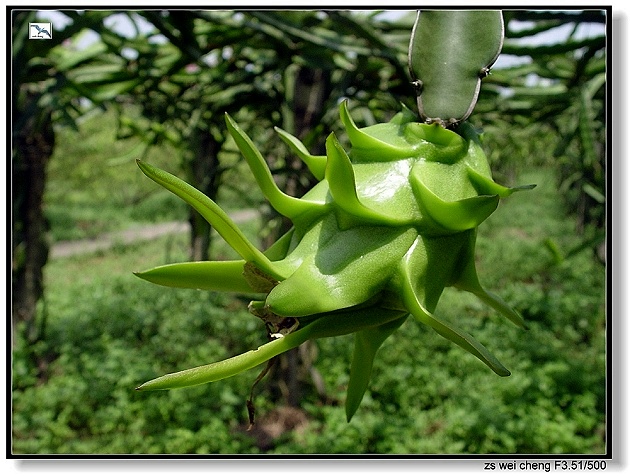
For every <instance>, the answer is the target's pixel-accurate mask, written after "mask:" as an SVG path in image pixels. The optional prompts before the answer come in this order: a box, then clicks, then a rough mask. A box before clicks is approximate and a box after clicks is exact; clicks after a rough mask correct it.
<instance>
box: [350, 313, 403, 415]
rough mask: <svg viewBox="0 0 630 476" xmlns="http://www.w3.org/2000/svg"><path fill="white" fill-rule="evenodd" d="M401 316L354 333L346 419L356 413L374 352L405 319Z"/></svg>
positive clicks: (366, 384) (367, 379)
mask: <svg viewBox="0 0 630 476" xmlns="http://www.w3.org/2000/svg"><path fill="white" fill-rule="evenodd" d="M406 320H407V316H406V315H405V316H403V317H401V318H400V319H397V320H395V321H390V322H387V323H385V324H381V325H380V326H375V327H368V328H367V329H363V330H360V331H358V332H356V333H355V334H354V350H353V354H352V364H351V366H350V380H349V381H348V390H347V392H346V419H347V420H348V421H350V420H351V419H352V417H353V416H354V414H355V413H356V411H357V409H358V408H359V405H360V404H361V400H363V395H364V394H365V391H366V390H367V388H368V385H369V383H370V378H371V377H372V367H373V366H374V358H375V357H376V352H377V351H378V349H379V348H380V347H381V345H383V342H385V339H387V338H388V337H389V336H390V335H392V334H393V333H394V332H395V331H396V329H398V328H399V327H400V326H401V325H402V324H403V323H404V322H405V321H406Z"/></svg>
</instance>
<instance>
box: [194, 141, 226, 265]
mask: <svg viewBox="0 0 630 476" xmlns="http://www.w3.org/2000/svg"><path fill="white" fill-rule="evenodd" d="M192 143H193V144H194V145H193V147H192V148H191V151H192V153H191V156H192V159H191V160H190V161H189V162H188V163H189V168H190V170H189V173H190V175H191V177H192V180H191V183H192V184H193V185H194V186H195V187H196V188H198V189H199V190H200V191H202V192H203V193H204V194H205V195H207V196H208V197H209V198H211V199H212V200H215V201H216V198H217V195H218V192H219V185H220V183H221V173H222V170H221V167H220V166H219V157H218V154H219V150H220V149H221V144H220V143H219V142H218V141H217V140H216V139H215V138H214V137H213V136H212V134H211V133H209V132H208V131H202V130H199V129H197V130H196V135H195V137H194V139H193V140H192ZM188 220H189V222H190V259H191V261H207V260H209V259H210V245H211V231H212V227H211V226H210V224H209V223H208V222H207V221H206V220H205V218H203V217H202V216H201V215H200V214H199V213H197V212H196V211H195V210H193V209H192V208H191V209H190V215H189V219H188Z"/></svg>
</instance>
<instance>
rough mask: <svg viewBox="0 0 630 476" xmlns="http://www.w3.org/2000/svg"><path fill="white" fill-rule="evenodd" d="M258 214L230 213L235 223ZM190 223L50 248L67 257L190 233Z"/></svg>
mask: <svg viewBox="0 0 630 476" xmlns="http://www.w3.org/2000/svg"><path fill="white" fill-rule="evenodd" d="M256 216H258V211H256V210H239V211H238V212H234V213H231V214H230V217H231V218H232V220H234V222H235V223H243V222H246V221H249V220H252V219H254V218H256ZM189 231H190V225H189V224H188V223H187V222H166V223H156V224H154V225H148V226H143V227H138V228H129V229H127V230H122V231H115V232H111V233H104V234H103V235H101V236H99V237H97V238H94V239H88V240H72V241H59V242H57V243H54V244H53V246H52V248H51V250H50V258H51V259H55V258H65V257H68V256H75V255H80V254H87V253H93V252H95V251H100V250H106V249H109V248H111V247H112V246H114V245H115V244H129V243H135V242H137V241H148V240H153V239H155V238H158V237H160V236H164V235H170V234H177V233H188V232H189Z"/></svg>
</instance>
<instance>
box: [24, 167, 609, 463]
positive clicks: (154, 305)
mask: <svg viewBox="0 0 630 476" xmlns="http://www.w3.org/2000/svg"><path fill="white" fill-rule="evenodd" d="M531 182H533V183H538V184H539V185H538V187H537V188H536V189H534V190H533V191H530V192H522V193H519V194H517V195H514V196H512V197H510V198H509V199H508V200H506V201H505V202H504V203H502V205H501V206H500V208H499V209H498V210H497V212H496V213H495V214H494V215H493V216H492V217H491V218H490V219H489V220H488V221H487V222H486V223H484V224H483V225H482V226H481V228H480V232H479V237H478V256H477V260H478V267H479V274H480V278H481V280H482V283H483V284H484V285H486V286H487V287H488V288H489V289H491V290H493V291H495V292H496V293H497V294H499V295H501V296H502V297H503V298H504V299H506V300H507V301H508V302H510V303H511V304H513V305H515V306H516V307H517V309H518V310H519V311H521V312H522V313H523V315H524V316H525V318H526V320H527V322H528V325H529V330H522V329H519V328H516V327H515V326H514V325H512V324H511V323H509V322H507V321H505V320H503V319H501V318H499V317H498V316H497V315H496V313H494V312H492V311H491V310H490V309H488V308H487V307H485V306H484V305H482V304H480V303H479V302H477V301H476V300H475V299H472V298H470V297H469V296H468V295H467V294H465V293H461V292H457V291H453V290H448V291H447V292H445V294H444V296H443V299H442V301H441V302H440V305H439V306H438V309H437V311H436V312H437V313H438V314H439V315H440V316H442V317H444V318H445V319H448V320H450V321H452V322H456V323H457V324H458V325H459V326H461V327H462V328H464V329H466V330H468V331H469V332H470V333H471V334H473V335H474V336H475V337H476V338H478V339H479V340H480V341H481V342H482V343H484V344H485V345H486V346H487V347H488V348H489V349H490V350H491V351H492V352H493V353H495V354H496V355H497V356H498V357H499V359H501V360H502V362H503V363H504V364H505V365H506V366H507V367H508V368H509V369H510V370H511V371H512V376H510V377H507V378H500V377H497V376H496V375H495V374H493V373H492V372H491V371H489V370H488V369H487V368H486V367H485V366H483V365H482V364H481V363H480V362H479V361H478V360H477V359H475V358H474V357H472V356H470V355H469V354H467V353H465V352H464V351H462V350H461V349H459V348H458V347H456V346H454V345H452V344H451V343H449V342H448V341H446V340H445V339H443V338H441V337H440V336H438V335H437V334H436V333H435V332H433V331H431V330H430V329H429V328H427V327H425V326H422V325H421V324H418V323H417V322H414V321H412V320H409V321H408V322H406V323H405V324H404V325H403V327H402V328H401V329H400V330H399V331H398V332H397V333H396V334H394V336H393V337H392V338H391V339H390V340H388V341H387V342H386V343H385V345H384V346H383V348H382V350H381V351H380V352H379V355H378V357H377V360H376V362H375V367H374V373H373V379H372V383H371V385H370V389H369V390H368V392H367V394H366V397H365V399H364V402H363V404H362V406H361V407H360V408H359V410H358V412H357V414H356V415H355V417H354V419H353V420H352V422H351V423H350V424H348V423H346V421H345V415H344V409H343V399H344V392H345V387H346V385H347V382H348V368H349V359H350V353H351V348H352V339H351V337H348V336H346V337H337V338H333V339H327V340H321V341H318V342H317V344H316V349H317V353H316V354H313V356H312V357H313V358H314V362H313V363H314V367H315V369H317V370H318V371H319V373H320V374H321V376H322V378H323V382H324V384H325V389H326V394H327V398H326V399H322V397H321V396H319V395H318V394H317V392H316V391H315V388H314V386H313V383H312V380H311V378H310V377H309V375H307V374H304V375H300V382H301V389H302V397H301V400H300V402H301V403H300V406H301V411H302V412H303V413H302V414H303V415H304V416H305V417H306V423H305V425H304V426H302V427H299V429H296V430H295V431H287V432H286V433H285V434H284V435H282V436H281V437H279V438H278V439H276V440H274V441H272V442H271V443H270V444H269V445H267V446H265V447H264V448H261V447H260V446H257V445H256V441H255V437H256V435H257V433H256V432H250V433H247V432H245V431H243V430H244V428H245V426H246V422H247V415H246V410H245V400H246V399H247V398H248V397H249V392H250V388H251V385H252V383H253V381H254V380H255V378H256V375H257V373H258V371H259V370H260V369H255V370H252V371H249V372H245V373H243V374H240V375H238V376H235V377H233V378H230V379H227V380H225V381H221V382H217V383H213V384H209V385H202V386H199V387H193V388H190V389H182V390H176V391H167V392H153V393H152V392H148V393H137V392H135V391H134V390H133V389H134V387H135V386H137V385H138V384H140V383H142V382H144V381H146V380H148V379H150V378H153V377H156V376H159V375H162V374H164V373H167V372H172V371H175V370H178V369H183V368H188V367H191V366H195V365H200V364H204V363H208V362H213V361H216V360H220V359H223V358H226V357H229V356H231V355H235V354H237V353H240V352H244V351H246V350H249V349H253V348H256V347H257V346H258V345H260V344H261V343H263V342H264V341H265V332H264V329H263V326H262V323H261V322H260V321H259V320H258V319H256V318H254V317H253V316H251V315H249V314H248V313H247V310H246V308H247V300H244V299H239V298H238V297H235V296H225V295H221V296H220V295H216V294H213V293H206V292H200V291H194V290H177V289H169V288H162V287H159V286H155V285H151V284H149V283H145V282H143V281H141V280H139V279H137V278H135V277H134V276H133V275H132V274H131V272H132V271H136V270H138V269H144V268H147V267H151V266H154V265H158V264H162V263H167V262H176V261H181V260H185V259H186V258H187V240H186V236H185V235H181V236H172V237H163V238H160V239H158V240H155V241H152V242H143V243H137V244H134V245H131V246H117V247H115V248H114V249H112V250H110V251H107V252H99V253H95V254H92V255H86V256H77V257H71V258H64V259H58V260H52V261H51V262H49V263H48V265H47V266H46V268H45V276H46V290H47V293H46V300H45V305H44V306H42V313H41V316H40V322H44V320H45V335H46V340H45V341H44V342H40V343H38V344H37V345H36V346H33V347H29V346H27V345H26V344H25V343H24V342H22V341H20V342H19V343H18V345H17V346H16V350H15V353H14V361H13V372H14V374H13V377H14V382H13V383H14V392H13V422H12V423H13V452H14V453H16V454H27V453H36V454H46V453H48V454H115V453H130V454H159V453H172V454H179V453H191V454H193V453H201V454H219V453H221V454H225V453H235V454H255V453H259V452H269V453H282V454H293V453H295V454H315V453H324V454H342V453H353V454H356V453H358V454H362V453H383V454H487V453H499V454H502V453H520V454H567V453H575V454H601V453H603V452H604V451H605V442H604V435H605V430H606V429H605V383H606V375H605V342H604V338H605V308H604V302H605V300H604V282H605V270H604V267H603V266H601V265H600V264H599V263H598V262H597V261H596V259H595V258H594V257H593V255H592V254H591V253H590V252H588V251H584V252H582V253H579V254H576V255H574V256H572V257H571V258H570V259H568V260H565V261H563V262H561V263H559V264H553V260H552V259H551V255H550V254H549V253H548V252H547V251H546V249H545V248H544V247H543V242H544V240H546V239H547V238H553V239H554V240H556V241H557V242H558V244H559V246H560V247H561V248H562V249H570V248H572V247H573V246H575V245H576V244H578V243H579V241H580V239H581V238H580V237H579V236H576V234H575V233H574V232H573V221H572V219H571V218H570V217H566V216H565V215H564V214H563V213H562V212H561V209H562V206H561V203H560V202H559V199H560V197H558V195H557V191H556V188H555V187H554V183H553V177H552V174H550V173H549V171H548V170H538V171H534V172H531V173H529V174H527V175H524V176H522V177H521V179H520V180H519V183H531ZM245 228H246V230H247V233H248V234H249V235H250V236H251V237H253V236H255V233H256V230H257V225H256V224H255V223H252V224H249V225H247V226H246V227H245ZM219 242H220V239H217V249H216V252H217V253H218V254H221V255H225V256H227V251H226V250H225V249H222V248H221V247H219V245H218V243H219ZM270 380H273V379H270V378H269V377H268V378H267V379H266V380H265V381H263V383H261V384H260V385H259V386H258V387H257V392H256V394H255V402H256V405H257V408H258V417H259V420H260V421H261V422H264V421H265V418H266V416H269V417H270V418H272V415H274V411H275V409H276V408H277V407H279V406H280V407H281V406H282V405H283V404H284V403H283V400H282V398H278V395H279V393H278V392H279V390H278V389H279V388H278V387H277V386H275V387H274V386H271V385H269V384H270Z"/></svg>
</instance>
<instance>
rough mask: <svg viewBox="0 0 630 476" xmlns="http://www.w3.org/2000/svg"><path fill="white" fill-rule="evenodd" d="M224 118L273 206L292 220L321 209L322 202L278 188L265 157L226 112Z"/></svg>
mask: <svg viewBox="0 0 630 476" xmlns="http://www.w3.org/2000/svg"><path fill="white" fill-rule="evenodd" d="M225 118H226V124H227V126H228V130H229V131H230V134H231V135H232V138H233V139H234V141H235V142H236V145H237V146H238V148H239V149H240V151H241V153H242V154H243V156H244V157H245V160H247V164H248V165H249V167H250V169H251V170H252V172H253V173H254V178H255V179H256V182H258V185H259V186H260V188H261V190H262V191H263V193H264V194H265V197H266V198H267V199H268V200H269V203H271V206H272V207H273V208H275V209H276V210H277V211H278V212H280V213H281V214H282V215H284V216H285V217H288V218H291V219H292V220H296V219H298V218H299V217H301V216H303V215H307V216H310V215H312V214H313V213H317V212H319V211H321V209H322V207H323V206H324V203H316V202H309V201H307V200H302V199H299V198H295V197H291V196H289V195H287V194H285V193H284V192H283V191H282V190H280V189H279V188H278V186H277V185H276V183H275V182H274V180H273V177H272V175H271V171H270V170H269V167H268V166H267V163H266V162H265V159H263V157H262V155H260V152H258V149H256V146H254V144H253V142H252V141H251V139H250V138H249V137H248V136H247V134H245V132H243V130H242V129H241V128H240V127H239V126H238V125H237V124H236V122H234V120H233V119H232V118H231V117H230V116H229V115H227V114H226V115H225Z"/></svg>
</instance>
